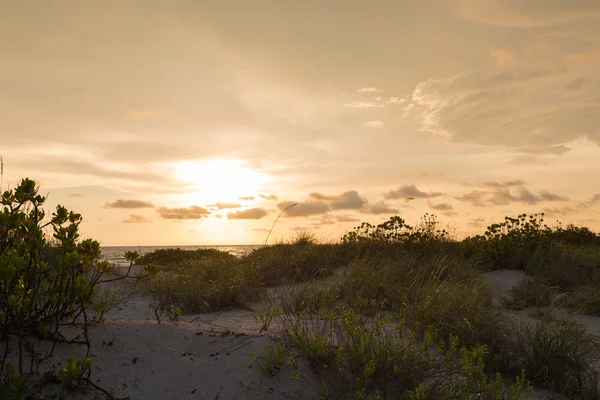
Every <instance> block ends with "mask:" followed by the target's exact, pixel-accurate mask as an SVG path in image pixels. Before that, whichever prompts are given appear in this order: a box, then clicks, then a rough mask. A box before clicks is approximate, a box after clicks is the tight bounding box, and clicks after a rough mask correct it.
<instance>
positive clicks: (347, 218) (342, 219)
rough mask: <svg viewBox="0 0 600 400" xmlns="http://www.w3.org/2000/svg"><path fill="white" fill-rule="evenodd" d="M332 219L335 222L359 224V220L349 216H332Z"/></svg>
mask: <svg viewBox="0 0 600 400" xmlns="http://www.w3.org/2000/svg"><path fill="white" fill-rule="evenodd" d="M332 217H333V218H335V220H336V221H337V222H360V218H357V217H355V216H353V215H349V214H343V215H333V216H332Z"/></svg>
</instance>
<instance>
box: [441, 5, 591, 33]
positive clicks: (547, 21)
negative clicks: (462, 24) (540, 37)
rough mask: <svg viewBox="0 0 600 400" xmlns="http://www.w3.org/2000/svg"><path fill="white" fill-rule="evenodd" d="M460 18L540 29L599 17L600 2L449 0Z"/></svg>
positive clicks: (504, 25)
mask: <svg viewBox="0 0 600 400" xmlns="http://www.w3.org/2000/svg"><path fill="white" fill-rule="evenodd" d="M448 3H449V4H450V5H451V6H453V8H454V9H455V11H456V12H457V13H458V15H459V16H460V17H461V18H464V19H467V20H470V21H474V22H478V23H482V24H489V25H496V26H503V27H512V28H541V27H546V26H555V25H561V24H567V23H569V22H574V21H578V20H584V19H588V18H590V17H598V16H599V15H600V5H599V4H598V3H597V2H595V1H588V0H557V1H548V0H529V1H513V0H449V2H448Z"/></svg>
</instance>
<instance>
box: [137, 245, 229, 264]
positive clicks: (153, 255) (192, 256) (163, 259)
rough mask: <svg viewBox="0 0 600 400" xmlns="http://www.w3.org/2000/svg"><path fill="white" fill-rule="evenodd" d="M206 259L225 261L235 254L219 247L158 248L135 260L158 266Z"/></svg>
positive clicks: (138, 262)
mask: <svg viewBox="0 0 600 400" xmlns="http://www.w3.org/2000/svg"><path fill="white" fill-rule="evenodd" d="M206 259H211V260H218V261H223V262H225V261H232V260H234V259H235V256H234V255H232V254H230V253H228V252H226V251H221V250H217V249H196V250H182V249H180V248H176V249H158V250H154V251H152V252H150V253H146V254H144V255H142V256H141V257H139V258H138V259H137V260H136V261H135V263H136V264H137V265H148V264H155V265H158V266H166V265H171V264H173V265H177V264H180V263H182V262H188V261H194V260H198V261H202V260H206Z"/></svg>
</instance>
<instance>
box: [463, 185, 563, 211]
mask: <svg viewBox="0 0 600 400" xmlns="http://www.w3.org/2000/svg"><path fill="white" fill-rule="evenodd" d="M518 182H520V181H511V182H505V183H503V184H497V183H494V185H489V183H490V182H487V183H488V185H487V186H488V187H492V188H494V189H493V190H491V191H481V190H475V191H472V192H470V193H467V194H464V195H462V196H459V197H456V199H457V200H460V201H464V202H467V203H470V204H471V205H473V206H475V207H486V206H492V205H496V206H504V205H509V204H511V203H513V202H518V203H526V204H537V203H539V202H544V201H545V202H553V201H568V200H569V199H568V198H567V197H564V196H561V195H558V194H556V193H550V192H548V191H545V190H542V191H540V193H539V195H536V194H534V193H532V192H531V191H529V190H527V189H526V188H524V187H523V186H517V185H515V184H511V183H518ZM511 186H516V189H517V190H516V193H514V194H513V192H511V190H510V189H509V187H511Z"/></svg>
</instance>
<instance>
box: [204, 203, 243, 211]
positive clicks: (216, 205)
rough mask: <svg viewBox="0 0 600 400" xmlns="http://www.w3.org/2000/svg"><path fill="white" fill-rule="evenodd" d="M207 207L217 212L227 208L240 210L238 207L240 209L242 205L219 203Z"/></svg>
mask: <svg viewBox="0 0 600 400" xmlns="http://www.w3.org/2000/svg"><path fill="white" fill-rule="evenodd" d="M208 207H215V208H217V209H219V210H225V209H228V208H240V207H242V205H241V204H239V203H220V202H219V203H215V204H211V205H209V206H208Z"/></svg>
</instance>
